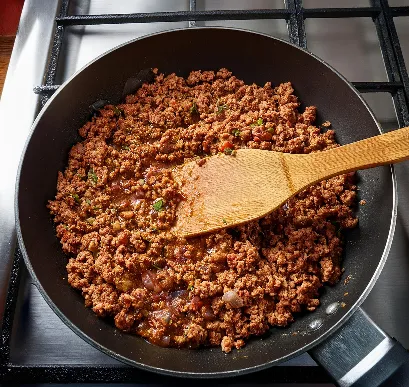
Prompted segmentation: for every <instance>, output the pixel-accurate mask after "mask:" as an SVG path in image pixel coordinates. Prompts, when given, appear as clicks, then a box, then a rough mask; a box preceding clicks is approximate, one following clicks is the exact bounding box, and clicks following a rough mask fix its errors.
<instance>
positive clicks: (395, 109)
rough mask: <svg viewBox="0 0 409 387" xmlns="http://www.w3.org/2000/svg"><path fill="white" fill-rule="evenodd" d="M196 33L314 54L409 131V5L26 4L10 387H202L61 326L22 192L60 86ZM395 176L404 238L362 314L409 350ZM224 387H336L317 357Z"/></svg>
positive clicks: (4, 333) (10, 297)
mask: <svg viewBox="0 0 409 387" xmlns="http://www.w3.org/2000/svg"><path fill="white" fill-rule="evenodd" d="M323 7H326V8H323ZM330 7H338V8H330ZM340 7H342V8H340ZM352 7H354V8H352ZM195 26H230V27H238V28H245V29H248V30H253V31H258V32H263V33H267V34H269V35H271V36H274V37H278V38H280V39H283V40H287V41H290V42H291V43H294V44H297V45H299V46H301V47H303V48H307V49H308V50H310V51H312V52H313V53H315V54H316V55H318V56H320V57H321V58H323V59H324V60H325V61H327V62H328V63H329V64H331V65H332V66H334V67H335V68H336V69H337V70H339V71H340V72H341V73H342V74H343V75H344V76H345V77H346V78H347V79H348V80H350V81H351V82H352V83H353V84H354V86H355V87H356V88H357V89H358V90H359V91H360V92H362V93H363V96H364V98H365V99H366V100H367V101H368V103H369V105H370V106H371V107H372V109H373V110H374V113H375V115H376V117H377V118H378V120H379V122H380V123H381V125H382V127H383V129H384V130H385V131H388V130H391V129H394V128H398V127H399V126H400V127H403V126H409V78H408V73H407V69H406V67H405V60H406V63H409V0H400V1H399V0H394V1H393V0H389V3H388V1H387V0H361V1H356V0H348V1H347V0H338V1H335V0H333V1H331V2H328V1H325V0H304V1H303V2H302V1H301V0H286V1H284V2H283V1H281V0H274V1H273V0H269V1H268V0H253V1H251V2H250V1H246V0H223V1H216V0H202V1H200V0H190V1H188V0H168V1H166V2H164V1H160V0H156V1H155V0H150V1H146V0H132V1H131V0H129V1H128V0H121V1H120V2H112V1H107V0H84V1H81V0H62V1H60V2H58V1H54V0H43V1H36V0H26V1H25V5H24V9H23V13H22V16H21V21H20V26H19V30H18V35H17V38H16V42H15V46H14V50H13V55H12V58H11V62H10V67H9V71H8V75H7V78H6V82H5V86H4V90H3V95H2V99H1V102H0V131H1V137H0V138H1V139H2V141H1V143H0V147H1V151H0V181H1V186H0V214H1V215H0V322H1V331H0V333H1V342H0V382H1V381H3V382H10V381H14V382H19V383H60V382H64V383H65V382H69V383H74V382H77V383H78V382H92V383H108V382H110V383H113V382H115V383H129V382H133V383H136V384H137V385H141V386H142V385H145V384H156V385H167V384H172V383H178V384H182V385H183V384H189V385H191V384H192V380H187V381H184V380H180V379H175V378H171V377H167V376H166V377H165V376H162V375H158V374H154V373H150V372H147V371H141V370H139V369H136V368H132V367H129V366H126V365H124V364H122V363H120V362H118V361H116V360H114V359H112V358H110V357H108V356H107V355H105V354H103V353H101V352H99V351H98V350H97V349H95V348H94V347H92V346H90V345H89V344H87V343H86V342H85V341H83V340H82V339H81V338H79V337H78V336H76V335H75V334H74V333H73V332H72V331H71V330H70V329H69V328H67V327H66V326H65V325H64V323H62V321H60V319H59V318H58V317H57V316H56V315H55V314H54V313H53V311H52V310H51V309H50V307H49V306H48V305H47V304H46V302H45V301H44V300H43V298H42V296H41V295H40V293H39V292H38V290H37V288H36V287H35V285H34V283H33V281H32V280H31V278H30V276H29V274H28V272H27V270H26V268H25V266H24V263H23V262H22V258H21V254H20V251H19V248H18V246H17V245H16V236H15V226H14V186H15V177H16V171H17V166H18V163H19V159H20V156H21V152H22V149H23V146H24V143H25V141H26V139H27V136H28V133H29V132H30V127H31V124H32V122H33V121H34V119H35V117H36V115H37V114H38V112H39V110H40V108H41V106H42V105H44V103H45V102H46V101H47V99H48V98H49V97H50V96H51V95H52V93H53V92H54V91H55V90H57V88H58V86H59V85H60V84H62V83H63V82H64V81H65V80H66V79H68V78H69V77H70V76H71V75H72V74H73V73H74V72H75V71H77V70H78V69H80V68H81V67H82V66H84V65H85V64H86V63H88V62H89V61H91V60H92V59H94V58H95V57H96V56H98V55H100V54H102V53H104V52H105V51H107V50H109V49H111V48H113V47H115V46H117V45H119V44H121V43H123V42H126V41H128V40H131V39H134V38H137V37H140V36H144V35H146V34H149V33H152V32H157V31H162V30H168V29H174V28H182V27H190V28H195ZM356 130H359V123H357V128H356ZM395 170H396V174H397V179H398V192H399V210H398V221H397V225H396V231H395V237H394V241H393V245H392V248H391V252H390V254H389V258H388V261H387V263H386V265H385V268H384V270H383V272H382V274H381V276H380V278H379V279H378V281H377V283H376V285H375V287H374V289H373V290H372V292H371V293H370V295H369V297H368V298H367V300H366V301H365V303H364V304H363V308H364V309H365V311H366V312H367V313H368V314H369V315H370V316H371V317H372V318H373V319H374V320H375V322H376V323H378V324H379V325H380V327H381V328H383V329H384V330H385V331H386V332H388V333H389V334H390V335H392V336H394V337H396V338H397V339H398V340H399V341H400V342H401V343H402V344H403V345H404V346H405V347H406V348H409V330H408V329H407V325H408V322H409V308H408V307H407V306H408V305H409V217H408V216H407V215H406V214H407V213H409V164H408V162H405V163H401V164H399V165H397V166H396V169H395ZM194 383H198V384H203V385H204V384H207V383H208V382H207V381H205V380H202V381H194ZM221 383H224V384H226V383H227V384H229V385H239V384H240V385H246V384H247V385H254V384H259V385H266V386H267V385H268V386H282V385H285V386H290V385H293V384H296V385H297V386H300V385H304V386H312V385H317V384H319V385H322V386H331V385H332V384H331V382H330V379H329V377H328V376H327V375H326V374H325V372H324V371H323V370H322V369H321V368H320V367H318V366H317V365H316V363H315V362H314V361H313V360H312V359H311V357H310V356H309V355H308V354H304V355H302V356H299V357H297V358H294V359H292V360H290V361H288V362H286V363H283V364H281V365H279V366H277V367H274V368H272V369H269V370H265V371H261V372H257V373H254V374H250V375H244V376H240V377H237V378H231V379H228V380H227V379H224V380H214V381H212V384H215V385H217V384H221Z"/></svg>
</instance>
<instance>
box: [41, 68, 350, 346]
mask: <svg viewBox="0 0 409 387" xmlns="http://www.w3.org/2000/svg"><path fill="white" fill-rule="evenodd" d="M155 74H156V78H155V81H154V83H152V84H144V85H143V86H142V87H141V88H140V89H139V90H138V91H137V92H136V94H135V95H130V96H128V97H127V98H126V103H124V104H120V105H118V106H112V105H107V106H105V107H104V108H103V109H101V110H100V112H99V115H98V116H97V117H94V118H93V119H92V121H90V122H88V123H86V124H85V125H84V126H83V127H82V128H81V129H80V131H79V132H80V134H81V136H82V137H83V138H84V140H83V141H82V142H80V143H78V144H76V145H75V146H73V148H72V149H71V151H70V153H69V161H68V167H67V168H66V170H65V171H64V173H59V176H58V185H57V195H56V197H55V199H54V200H51V201H50V202H49V205H48V207H49V209H50V212H51V214H52V215H53V216H54V222H55V223H56V230H57V236H58V238H59V239H60V240H61V244H62V248H63V250H64V252H66V253H67V254H68V255H69V256H70V259H69V262H68V265H67V270H68V281H69V283H70V284H71V286H73V287H74V288H76V289H78V290H80V291H81V292H82V294H83V296H84V298H85V305H86V306H87V307H90V308H92V309H93V311H94V312H95V313H96V314H97V315H98V316H101V317H108V316H110V317H112V318H113V320H114V322H115V325H116V326H117V327H118V328H119V329H121V330H124V331H127V332H130V333H135V334H138V335H141V336H143V337H145V338H147V339H148V340H150V341H151V342H152V343H155V344H158V345H161V346H166V347H167V346H172V347H190V348H197V347H199V346H201V345H205V346H221V347H222V350H223V351H225V352H230V351H231V349H232V348H233V347H236V348H240V347H242V346H243V345H244V344H245V341H244V340H245V339H247V338H248V337H249V336H251V335H261V334H263V333H264V332H265V331H266V330H268V329H269V327H271V326H281V327H284V326H286V325H288V324H289V323H291V322H292V321H293V319H294V317H295V316H296V314H297V313H299V312H303V311H314V310H315V309H316V308H317V306H318V305H319V289H320V288H321V287H322V286H323V284H324V283H328V284H334V283H336V282H337V281H338V280H339V278H340V275H341V268H340V259H341V253H342V237H341V230H343V229H348V228H352V227H355V226H356V225H357V219H356V218H354V216H353V212H352V206H353V205H354V202H355V198H356V186H355V185H354V182H353V175H351V174H348V175H342V176H338V177H335V178H332V179H329V180H327V181H324V182H322V183H319V184H317V185H315V186H313V187H311V188H309V189H307V190H306V191H304V192H302V193H300V194H299V195H297V196H296V197H295V198H293V199H291V200H290V201H289V202H288V203H287V204H286V205H285V206H283V207H282V208H280V209H279V210H277V211H275V212H274V213H272V214H271V215H269V216H267V217H265V218H263V219H261V220H259V221H254V222H250V223H248V224H246V225H243V226H240V227H236V228H234V229H230V230H223V231H220V232H217V233H212V234H209V235H205V236H201V237H196V238H193V239H190V240H183V239H178V238H176V237H175V236H174V235H173V234H172V233H171V232H170V228H171V226H172V225H173V224H174V222H175V210H176V207H177V205H178V203H179V202H180V200H181V197H180V194H179V191H178V186H177V185H176V184H175V182H174V181H173V179H172V167H173V166H175V165H177V164H181V163H183V162H184V161H187V160H189V161H190V160H192V159H198V160H199V159H200V158H202V157H204V156H206V155H214V154H216V153H218V152H226V153H230V152H232V151H233V150H234V149H237V148H257V149H268V150H275V151H280V152H292V153H309V152H318V151H322V150H324V149H329V148H333V147H335V146H337V143H336V141H335V139H334V131H333V130H327V131H325V133H321V132H320V129H318V128H317V127H316V126H314V125H313V123H314V120H315V115H316V108H315V107H314V106H309V107H307V108H306V109H305V111H304V112H302V113H301V112H299V111H298V107H299V101H298V99H297V97H296V96H295V95H293V91H294V90H293V88H292V86H291V83H284V84H281V85H279V86H277V87H272V85H271V84H270V83H266V84H265V85H264V86H263V87H260V86H257V85H255V84H253V85H246V84H245V83H244V82H243V81H242V80H240V79H237V78H236V77H235V76H233V75H232V74H231V72H230V71H228V70H226V69H221V70H219V71H217V72H213V71H193V72H191V73H190V75H189V76H188V77H187V79H184V78H182V77H178V76H176V75H175V74H171V75H168V76H164V75H163V74H158V73H157V70H156V69H155ZM226 178H228V177H226ZM254 194H255V195H257V192H256V191H255V192H254Z"/></svg>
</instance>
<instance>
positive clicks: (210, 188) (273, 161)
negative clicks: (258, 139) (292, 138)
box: [174, 149, 294, 236]
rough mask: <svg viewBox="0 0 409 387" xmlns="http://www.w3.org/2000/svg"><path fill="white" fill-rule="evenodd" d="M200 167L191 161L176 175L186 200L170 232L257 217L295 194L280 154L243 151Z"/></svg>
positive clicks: (211, 228) (215, 226)
mask: <svg viewBox="0 0 409 387" xmlns="http://www.w3.org/2000/svg"><path fill="white" fill-rule="evenodd" d="M202 163H203V160H202V161H201V162H200V165H199V163H197V162H190V163H188V164H185V165H184V166H183V167H182V168H181V169H179V170H177V171H176V173H175V176H176V180H177V181H178V182H179V184H180V186H181V189H182V194H183V197H184V198H185V200H184V201H182V203H181V204H180V205H179V207H178V213H177V223H176V226H175V227H174V231H175V232H176V233H178V234H180V235H184V236H186V235H197V234H202V233H205V232H209V231H214V230H218V229H221V228H224V227H228V226H231V225H237V224H241V223H244V222H247V221H249V220H252V219H257V218H261V217H263V216H265V215H267V214H268V213H270V212H271V211H272V208H276V207H278V206H280V205H282V204H284V203H285V201H286V200H288V198H289V197H291V196H292V193H293V190H294V187H291V180H289V179H288V169H286V168H287V166H286V162H285V159H284V154H283V153H278V152H270V151H260V150H255V149H241V150H238V151H235V152H233V154H232V155H224V154H221V155H217V156H213V157H209V158H207V159H205V162H204V164H202ZM201 164H202V165H201Z"/></svg>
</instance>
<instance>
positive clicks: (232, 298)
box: [222, 290, 244, 308]
mask: <svg viewBox="0 0 409 387" xmlns="http://www.w3.org/2000/svg"><path fill="white" fill-rule="evenodd" d="M222 300H223V301H224V302H226V303H228V304H229V305H230V306H231V307H232V308H241V307H242V306H243V305H244V302H243V299H242V298H241V297H240V296H239V295H238V294H237V292H236V291H235V290H229V291H228V292H226V293H224V294H223V297H222Z"/></svg>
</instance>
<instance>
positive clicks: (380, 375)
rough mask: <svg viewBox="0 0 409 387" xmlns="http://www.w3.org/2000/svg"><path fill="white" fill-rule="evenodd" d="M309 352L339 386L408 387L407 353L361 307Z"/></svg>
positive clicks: (408, 366) (408, 354)
mask: <svg viewBox="0 0 409 387" xmlns="http://www.w3.org/2000/svg"><path fill="white" fill-rule="evenodd" d="M309 353H310V355H311V356H312V357H313V359H314V360H315V361H316V362H317V363H318V364H320V365H321V366H322V367H324V368H325V370H326V371H327V372H328V373H329V374H330V375H331V377H332V378H333V379H334V380H335V382H336V383H337V384H338V385H339V386H341V387H349V386H353V387H358V386H359V387H361V386H362V387H364V386H365V387H366V386H368V387H377V386H409V352H408V351H407V350H406V349H405V348H404V347H403V346H402V345H401V344H400V343H399V342H398V341H396V340H395V339H393V338H392V337H390V336H388V335H387V334H386V333H385V332H383V331H382V330H381V329H380V328H379V327H378V326H377V325H376V324H375V323H374V322H373V321H372V320H371V319H370V318H369V317H368V315H367V314H366V313H365V312H364V311H363V310H362V309H361V308H358V310H357V311H356V312H355V313H354V314H353V316H352V317H351V318H350V319H349V320H348V321H347V322H346V323H345V324H344V325H343V326H342V327H341V328H339V329H338V330H337V331H336V332H335V333H334V334H332V335H331V336H330V337H329V338H327V339H326V340H325V341H324V342H322V343H321V344H319V345H318V346H316V347H315V348H313V349H312V350H311V351H310V352H309Z"/></svg>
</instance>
